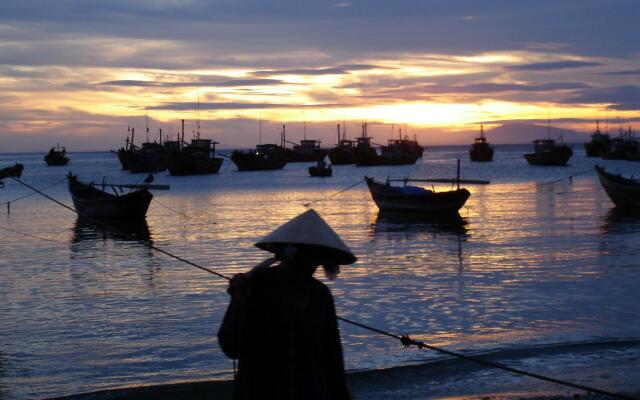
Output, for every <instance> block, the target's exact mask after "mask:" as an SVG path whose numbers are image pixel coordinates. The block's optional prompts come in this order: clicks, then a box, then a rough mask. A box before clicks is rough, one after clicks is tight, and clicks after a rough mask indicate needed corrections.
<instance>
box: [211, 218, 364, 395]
mask: <svg viewBox="0 0 640 400" xmlns="http://www.w3.org/2000/svg"><path fill="white" fill-rule="evenodd" d="M256 246H258V247H260V248H262V249H264V250H268V251H271V252H273V253H274V254H275V255H276V258H273V259H269V260H266V261H264V262H263V263H261V264H260V265H258V266H256V267H255V268H254V269H253V270H252V271H251V272H248V273H244V274H237V275H235V276H234V277H233V279H232V280H231V282H230V284H229V290H228V291H229V294H230V295H231V303H230V304H229V308H228V309H227V313H226V314H225V317H224V320H223V322H222V326H221V327H220V331H219V332H218V340H219V342H220V347H221V348H222V350H223V351H224V353H225V354H226V355H227V356H228V357H230V358H233V359H238V360H239V364H238V373H237V376H236V379H235V386H234V396H233V398H234V399H235V400H239V399H242V400H245V399H286V400H290V399H296V400H297V399H304V400H306V399H309V400H342V399H350V398H351V396H350V394H349V391H348V389H347V385H346V382H345V372H344V361H343V358H342V346H341V344H340V333H339V331H338V324H337V319H336V312H335V307H334V303H333V297H332V296H331V292H330V291H329V289H328V288H327V287H326V286H325V285H324V284H322V283H321V282H320V281H318V280H316V279H315V278H314V277H313V274H314V272H315V270H316V269H317V267H318V266H319V265H323V266H324V268H325V272H326V273H327V275H328V276H329V277H330V278H333V277H335V275H337V273H338V272H339V267H338V265H340V264H351V263H353V262H355V260H356V258H355V257H354V256H353V254H352V253H351V252H350V250H349V249H348V248H347V246H346V245H345V244H344V243H343V242H342V240H340V238H339V237H338V236H337V235H336V234H335V232H333V230H331V228H330V227H329V226H328V225H327V224H326V223H325V222H324V221H323V220H322V218H320V216H319V215H318V214H317V213H316V212H315V211H313V210H309V211H307V212H305V213H304V214H301V215H299V216H298V217H296V218H294V219H293V220H291V221H289V222H288V223H286V224H285V225H283V226H281V227H280V228H278V229H276V230H275V231H274V232H272V233H271V234H269V235H267V237H265V238H264V239H262V240H261V241H260V242H258V243H257V244H256ZM276 259H277V260H279V261H280V263H279V264H278V265H275V266H272V267H269V265H271V264H273V263H275V262H276Z"/></svg>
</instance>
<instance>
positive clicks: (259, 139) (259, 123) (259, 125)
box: [258, 113, 262, 144]
mask: <svg viewBox="0 0 640 400" xmlns="http://www.w3.org/2000/svg"><path fill="white" fill-rule="evenodd" d="M258 135H259V137H258V144H262V113H261V114H260V120H259V121H258Z"/></svg>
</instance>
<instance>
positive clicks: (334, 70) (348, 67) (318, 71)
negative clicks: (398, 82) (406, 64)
mask: <svg viewBox="0 0 640 400" xmlns="http://www.w3.org/2000/svg"><path fill="white" fill-rule="evenodd" d="M371 69H390V68H389V67H381V66H377V65H372V64H345V65H338V66H335V67H324V68H294V69H280V70H266V71H255V72H254V73H253V75H255V76H273V75H311V76H313V75H344V74H348V73H350V72H351V71H365V70H371Z"/></svg>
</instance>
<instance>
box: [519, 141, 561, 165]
mask: <svg viewBox="0 0 640 400" xmlns="http://www.w3.org/2000/svg"><path fill="white" fill-rule="evenodd" d="M572 155H573V150H571V147H569V146H567V145H565V144H559V145H557V144H556V141H555V140H553V139H538V140H534V141H533V153H529V154H525V155H524V158H525V159H526V160H527V162H528V163H529V165H539V166H563V165H567V162H568V161H569V159H570V158H571V156H572Z"/></svg>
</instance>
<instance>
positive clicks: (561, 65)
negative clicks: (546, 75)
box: [507, 61, 603, 71]
mask: <svg viewBox="0 0 640 400" xmlns="http://www.w3.org/2000/svg"><path fill="white" fill-rule="evenodd" d="M602 65H603V64H601V63H597V62H588V61H552V62H540V63H531V64H520V65H511V66H508V67H507V69H510V70H513V71H550V70H557V69H570V68H584V67H600V66H602Z"/></svg>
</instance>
